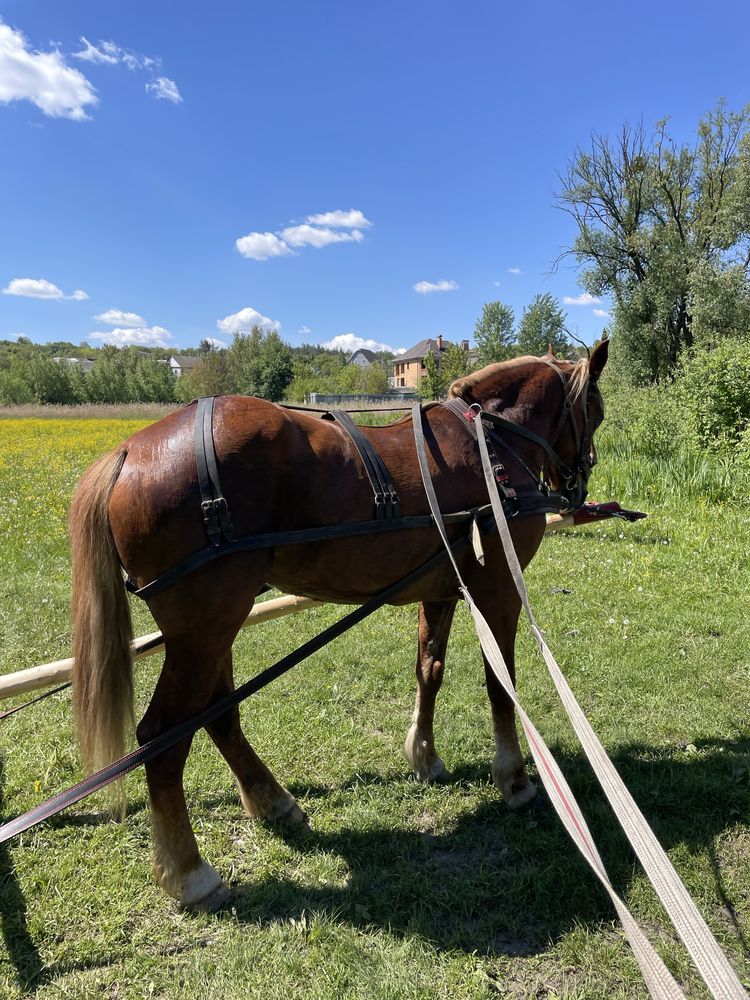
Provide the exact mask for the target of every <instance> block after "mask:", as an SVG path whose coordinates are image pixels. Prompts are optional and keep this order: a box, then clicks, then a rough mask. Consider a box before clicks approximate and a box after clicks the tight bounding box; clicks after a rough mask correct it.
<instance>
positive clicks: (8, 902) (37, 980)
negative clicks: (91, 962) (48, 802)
mask: <svg viewBox="0 0 750 1000" xmlns="http://www.w3.org/2000/svg"><path fill="white" fill-rule="evenodd" d="M4 779H5V765H4V762H3V760H2V758H0V817H3V819H4V816H3V813H4V809H3V805H4V803H3V798H4V796H3V789H4V787H5V780H4ZM0 932H1V933H2V936H3V940H4V941H5V947H6V950H7V952H8V957H9V959H10V962H11V964H12V965H13V969H14V972H15V976H16V980H17V982H18V985H19V986H20V988H21V990H22V991H23V992H24V993H30V992H32V991H33V990H35V989H36V988H37V987H39V986H42V985H43V984H44V983H45V982H46V981H47V980H48V979H49V974H48V970H47V968H46V967H45V965H44V962H43V961H42V957H41V955H40V954H39V950H38V949H37V946H36V944H35V943H34V938H33V937H32V935H31V933H30V931H29V927H28V923H27V919H26V900H25V898H24V895H23V892H22V890H21V887H20V885H19V884H18V878H17V876H16V872H15V870H14V868H13V862H12V860H11V858H10V855H9V853H8V847H7V845H6V844H2V845H0Z"/></svg>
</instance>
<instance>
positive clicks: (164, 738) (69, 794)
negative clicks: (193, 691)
mask: <svg viewBox="0 0 750 1000" xmlns="http://www.w3.org/2000/svg"><path fill="white" fill-rule="evenodd" d="M467 541H468V540H467V539H466V538H464V537H461V538H459V539H457V540H456V541H455V542H454V543H453V545H454V547H455V548H458V547H460V546H463V545H465V544H467ZM444 558H445V551H444V550H443V549H441V550H440V551H439V552H437V553H436V554H435V555H434V556H431V557H430V558H429V559H428V560H427V561H426V562H424V563H422V565H421V566H418V567H417V568H416V569H415V570H413V571H412V572H411V573H409V574H408V575H407V576H405V577H404V578H403V579H402V580H398V581H397V582H396V583H393V584H391V586H390V587H386V589H385V590H382V591H381V592H380V593H379V594H377V595H376V596H375V597H373V598H371V599H370V600H369V601H368V602H367V603H366V604H363V605H361V606H360V607H358V608H355V609H354V610H353V611H350V612H349V613H348V614H346V615H344V616H343V618H340V619H339V620H338V621H337V622H334V624H333V625H329V626H328V628H325V629H324V630H323V631H322V632H319V633H318V635H316V636H313V638H312V639H309V640H308V641H307V642H305V643H304V644H303V645H302V646H300V647H299V649H296V650H294V652H292V653H289V654H288V655H287V656H285V657H283V658H282V659H281V660H279V661H278V662H277V663H274V664H273V665H272V666H270V667H267V668H266V669H265V670H263V671H261V673H259V674H257V675H256V676H255V677H252V678H251V679H250V680H249V681H246V682H245V683H244V684H242V685H240V687H238V688H237V689H236V690H235V691H232V692H231V693H230V694H228V695H225V696H224V697H223V698H220V699H219V700H218V701H216V702H214V703H213V705H210V706H209V707H208V708H207V709H205V710H204V711H203V712H201V713H200V714H199V715H196V716H195V717H194V718H192V719H189V720H188V721H187V722H183V723H181V724H180V725H179V726H175V727H174V728H173V729H169V730H167V732H165V733H162V734H161V735H160V736H157V737H156V738H155V739H153V740H149V742H148V743H144V744H143V746H142V747H139V748H138V749H137V750H133V751H132V752H131V753H129V754H127V755H126V756H125V757H123V758H121V759H120V760H118V761H115V762H114V764H110V765H109V766H108V767H105V768H103V769H102V770H101V771H97V772H96V773H95V774H92V775H89V777H88V778H84V780H83V781H79V782H78V784H76V785H73V786H72V787H71V788H68V789H66V790H65V791H63V792H60V793H59V794H58V795H55V796H53V797H52V798H51V799H47V801H46V802H43V803H42V804H41V805H38V806H36V807H35V808H34V809H30V810H29V811H28V812H26V813H23V814H22V815H21V816H17V817H16V818H15V819H12V820H10V821H9V822H7V823H4V824H3V825H2V826H0V844H4V843H5V842H6V841H8V840H10V839H11V838H12V837H16V836H18V834H20V833H24V832H25V831H26V830H30V829H31V828H32V827H33V826H36V825H37V823H41V822H43V821H44V820H46V819H49V818H50V817H51V816H56V815H57V814H58V813H60V812H62V811H63V809H67V808H68V806H72V805H74V804H75V803H76V802H79V801H80V800H81V799H83V798H86V796H87V795H91V794H92V793H93V792H97V791H99V790H100V789H102V788H104V787H105V786H106V785H109V784H110V783H111V782H113V781H115V780H117V778H120V777H122V776H123V775H124V774H129V773H130V772H131V771H133V770H135V768H136V767H140V765H141V764H145V763H146V761H149V760H153V758H154V757H158V756H159V754H161V753H163V752H164V751H165V750H167V749H168V748H169V747H171V746H174V745H175V743H179V742H180V740H183V739H185V738H186V737H188V736H192V734H193V733H195V732H197V730H199V729H202V728H203V727H204V726H207V725H209V723H211V722H213V721H214V719H217V718H219V716H221V715H224V713H225V712H227V711H228V710H229V709H230V708H233V707H234V706H235V705H239V704H240V702H242V701H244V700H245V698H247V697H249V695H251V694H254V693H255V692H256V691H259V690H260V689H261V688H263V687H265V686H266V685H267V684H269V683H270V682H271V681H272V680H275V679H276V678H277V677H281V675H282V674H285V673H286V672H287V671H288V670H291V668H292V667H294V666H296V665H297V664H298V663H300V662H301V661H302V660H304V659H306V658H307V657H308V656H311V655H312V654H313V653H315V652H317V650H319V649H321V648H322V647H323V646H325V645H326V644H327V643H329V642H331V640H333V639H336V638H338V636H340V635H342V634H343V633H344V632H346V631H348V630H349V629H350V628H351V627H352V626H353V625H356V624H358V622H361V621H362V620H363V619H364V618H367V616H368V615H371V614H372V613H373V611H377V610H378V608H380V607H382V606H383V605H384V604H387V603H388V602H389V601H390V600H391V599H392V598H393V597H395V596H396V595H397V594H399V593H400V592H401V591H402V590H405V589H406V588H407V587H409V586H411V585H412V584H413V583H415V582H416V581H418V580H420V579H421V578H422V577H423V576H425V575H426V574H427V573H429V572H431V571H432V570H433V569H434V568H435V567H436V566H438V565H439V564H440V563H441V562H442V560H443V559H444Z"/></svg>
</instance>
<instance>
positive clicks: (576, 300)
mask: <svg viewBox="0 0 750 1000" xmlns="http://www.w3.org/2000/svg"><path fill="white" fill-rule="evenodd" d="M601 301H602V300H601V299H598V298H597V297H596V296H595V295H589V293H588V292H583V293H582V294H581V295H576V296H572V295H564V296H563V302H564V303H565V305H566V306H597V305H599V303H600V302H601Z"/></svg>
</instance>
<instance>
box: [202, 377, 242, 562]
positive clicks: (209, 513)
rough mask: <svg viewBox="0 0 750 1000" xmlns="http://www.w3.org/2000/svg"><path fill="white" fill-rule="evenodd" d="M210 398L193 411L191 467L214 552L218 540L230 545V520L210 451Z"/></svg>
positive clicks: (213, 452)
mask: <svg viewBox="0 0 750 1000" xmlns="http://www.w3.org/2000/svg"><path fill="white" fill-rule="evenodd" d="M214 398H215V397H214V396H202V397H201V398H200V399H199V400H198V406H197V408H196V411H195V464H196V466H197V468H198V485H199V487H200V491H201V513H202V514H203V523H204V524H205V526H206V534H207V535H208V540H209V541H210V543H211V545H213V546H214V547H215V548H216V547H218V546H219V545H220V544H221V540H222V537H223V538H224V539H225V540H226V541H231V539H232V535H233V531H232V517H231V515H230V513H229V504H228V503H227V501H226V498H225V497H224V495H223V493H222V491H221V483H220V482H219V467H218V465H217V463H216V449H215V448H214V437H213V417H214Z"/></svg>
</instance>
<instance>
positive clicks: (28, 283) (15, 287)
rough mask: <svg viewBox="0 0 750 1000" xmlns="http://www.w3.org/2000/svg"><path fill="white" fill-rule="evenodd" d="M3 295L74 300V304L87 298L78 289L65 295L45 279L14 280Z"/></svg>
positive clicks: (60, 289) (4, 290)
mask: <svg viewBox="0 0 750 1000" xmlns="http://www.w3.org/2000/svg"><path fill="white" fill-rule="evenodd" d="M3 295H20V296H22V297H23V298H26V299H57V300H61V299H74V300H75V301H76V302H83V301H84V299H87V298H88V295H87V294H86V293H85V292H84V291H82V290H81V289H80V288H77V289H76V290H75V291H74V292H73V293H72V294H71V295H66V294H65V292H64V291H63V290H62V288H58V286H57V285H53V284H52V282H51V281H47V279H46V278H14V279H13V280H12V281H11V282H10V283H9V284H8V287H7V288H4V289H3Z"/></svg>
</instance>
